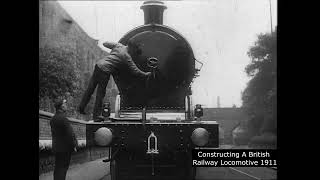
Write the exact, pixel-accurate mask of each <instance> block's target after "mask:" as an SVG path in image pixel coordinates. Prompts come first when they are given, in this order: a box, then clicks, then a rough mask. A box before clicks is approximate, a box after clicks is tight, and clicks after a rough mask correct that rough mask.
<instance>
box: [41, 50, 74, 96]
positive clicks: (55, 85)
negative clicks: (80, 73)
mask: <svg viewBox="0 0 320 180" xmlns="http://www.w3.org/2000/svg"><path fill="white" fill-rule="evenodd" d="M74 57H75V55H74V54H73V53H72V52H67V51H63V50H62V49H57V48H49V47H45V48H40V49H39V96H40V98H44V97H49V98H50V99H52V98H55V97H57V96H64V95H65V94H66V93H71V94H73V93H74V92H75V90H76V89H77V83H76V79H77V74H76V71H75V67H74V65H73V64H72V59H73V58H74Z"/></svg>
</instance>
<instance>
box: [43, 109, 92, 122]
mask: <svg viewBox="0 0 320 180" xmlns="http://www.w3.org/2000/svg"><path fill="white" fill-rule="evenodd" d="M41 116H42V117H45V118H52V117H53V116H54V114H53V113H50V112H46V111H43V110H39V117H41ZM68 119H69V120H70V121H71V122H76V123H81V124H87V123H88V122H87V121H84V120H79V119H75V118H70V117H68Z"/></svg>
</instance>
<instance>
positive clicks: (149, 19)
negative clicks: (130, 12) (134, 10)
mask: <svg viewBox="0 0 320 180" xmlns="http://www.w3.org/2000/svg"><path fill="white" fill-rule="evenodd" d="M140 9H142V10H143V12H144V24H163V11H164V10H165V9H167V6H165V5H164V3H163V2H161V1H157V0H150V1H145V2H144V3H143V5H142V6H141V7H140Z"/></svg>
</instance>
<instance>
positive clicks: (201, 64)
mask: <svg viewBox="0 0 320 180" xmlns="http://www.w3.org/2000/svg"><path fill="white" fill-rule="evenodd" d="M194 60H195V61H196V62H197V64H200V67H198V68H197V67H196V68H195V70H196V73H198V72H199V71H200V70H201V69H202V66H203V62H201V61H199V60H197V59H194Z"/></svg>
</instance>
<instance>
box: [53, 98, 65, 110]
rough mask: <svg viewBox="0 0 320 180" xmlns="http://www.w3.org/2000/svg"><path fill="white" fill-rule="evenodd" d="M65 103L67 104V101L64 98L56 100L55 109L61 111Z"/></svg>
mask: <svg viewBox="0 0 320 180" xmlns="http://www.w3.org/2000/svg"><path fill="white" fill-rule="evenodd" d="M65 102H67V100H66V99H64V98H62V97H59V98H56V99H55V100H54V108H56V109H59V108H60V107H61V106H62V104H63V103H65Z"/></svg>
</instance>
